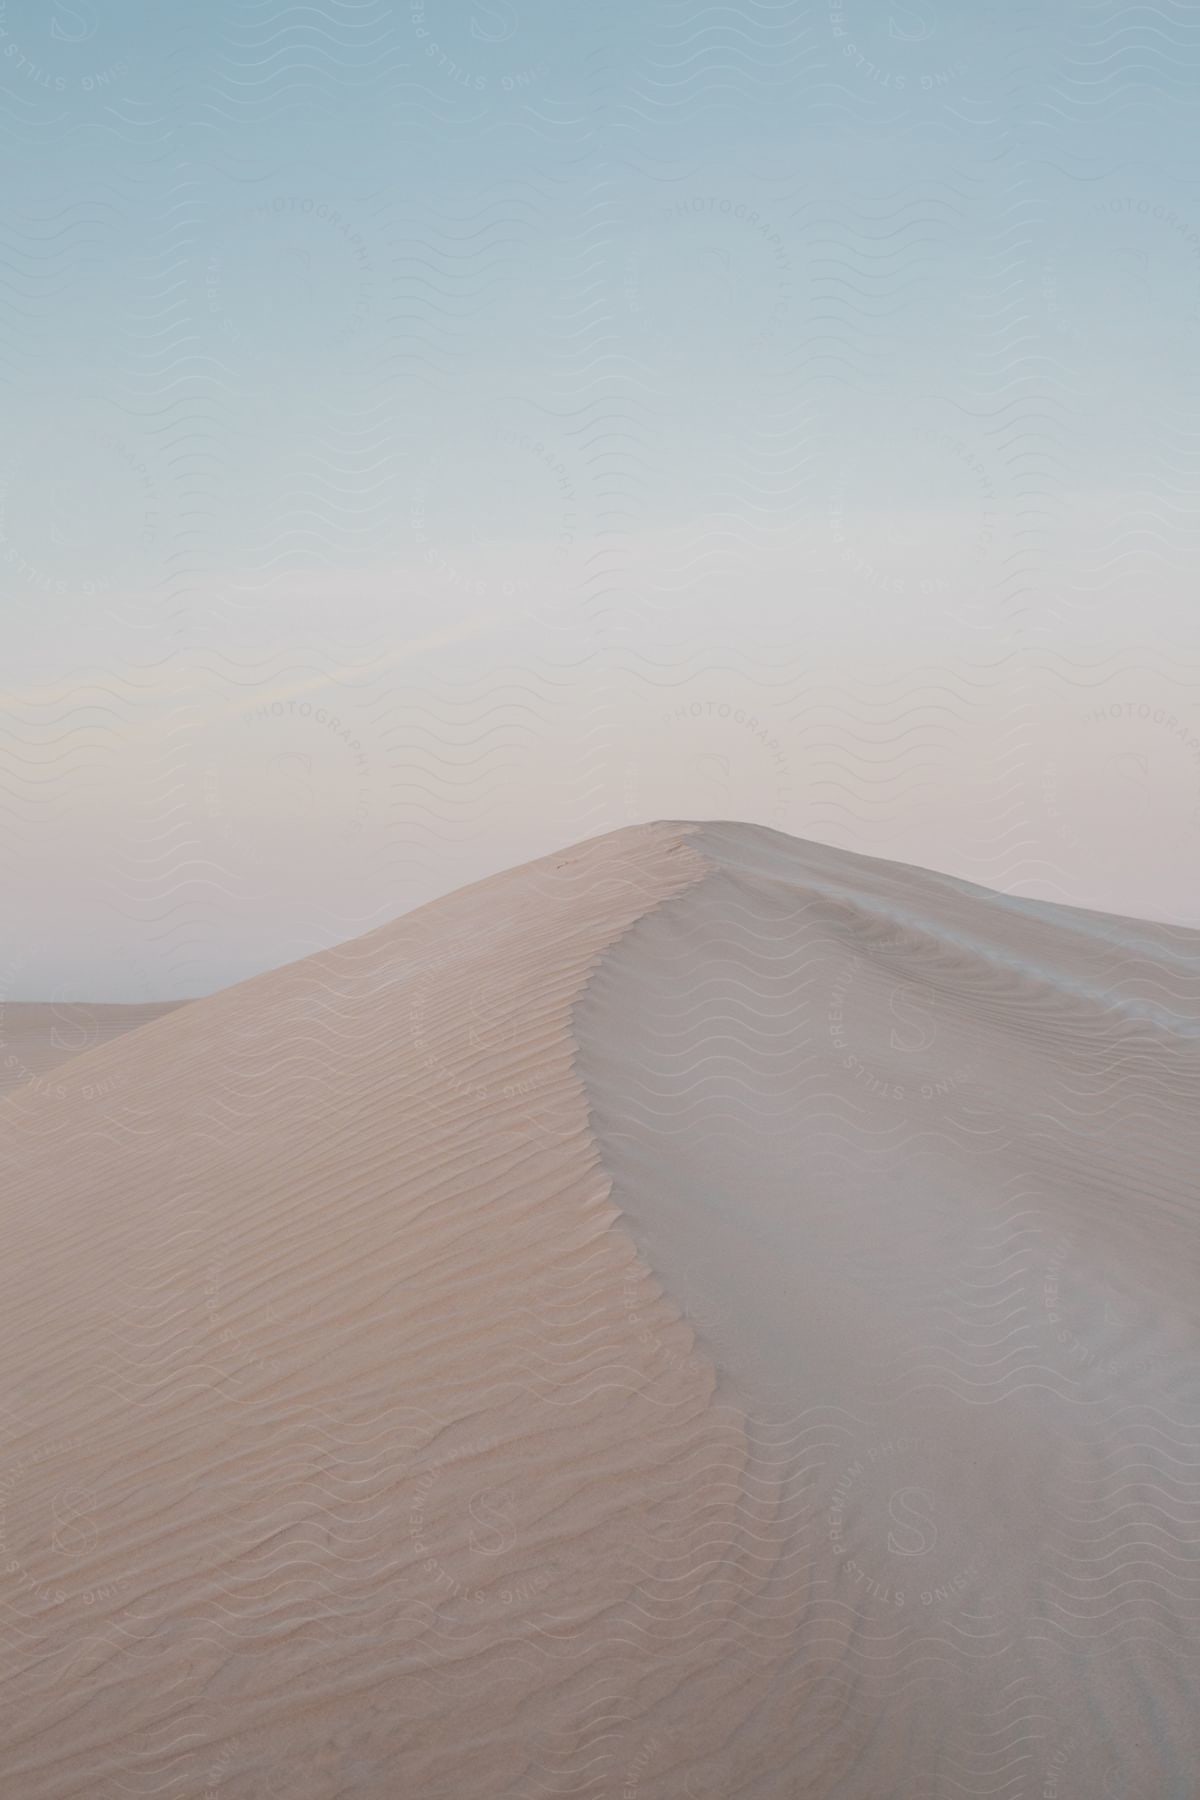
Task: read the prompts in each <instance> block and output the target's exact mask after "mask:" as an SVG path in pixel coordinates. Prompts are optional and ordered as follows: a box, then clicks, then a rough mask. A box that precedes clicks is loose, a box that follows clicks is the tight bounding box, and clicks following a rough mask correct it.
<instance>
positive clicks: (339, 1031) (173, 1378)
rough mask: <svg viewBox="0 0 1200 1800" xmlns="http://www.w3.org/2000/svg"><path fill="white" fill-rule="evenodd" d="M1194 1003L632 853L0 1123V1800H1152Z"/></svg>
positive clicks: (1183, 1321) (365, 941) (667, 846)
mask: <svg viewBox="0 0 1200 1800" xmlns="http://www.w3.org/2000/svg"><path fill="white" fill-rule="evenodd" d="M1198 943H1200V934H1195V933H1185V932H1179V931H1169V930H1167V928H1165V927H1154V926H1142V925H1135V924H1133V923H1131V922H1129V921H1121V920H1112V919H1105V918H1102V917H1100V916H1099V915H1087V914H1082V913H1075V912H1069V911H1068V910H1066V909H1061V908H1053V907H1040V908H1039V907H1037V906H1035V905H1034V903H1031V902H1019V901H1010V900H1005V899H1003V898H1002V897H1000V896H993V895H988V894H985V893H984V892H983V891H982V890H978V889H972V888H970V887H968V886H967V885H966V884H963V883H959V882H954V881H951V880H950V879H949V878H947V877H942V876H937V875H932V874H929V873H928V872H926V871H921V870H912V869H903V868H899V867H897V866H895V865H888V864H882V863H874V862H871V861H870V860H869V859H865V858H859V857H852V856H849V855H847V854H845V853H842V852H837V851H832V850H826V849H823V848H822V847H820V846H817V845H807V844H798V843H795V842H794V841H792V840H788V839H785V838H782V837H780V835H779V834H776V833H771V832H765V831H758V830H753V829H751V828H748V827H737V826H715V827H700V826H692V825H670V824H660V825H654V826H648V827H641V828H636V829H633V830H628V831H623V832H618V833H615V834H613V835H612V836H610V837H607V838H602V839H598V840H595V841H593V842H591V843H588V844H584V845H581V846H578V847H577V848H575V849H573V850H570V851H566V852H561V853H559V854H558V855H557V856H552V857H547V858H543V859H541V860H540V861H539V862H536V863H532V864H529V865H528V866H526V867H524V868H521V869H517V870H514V871H511V872H509V873H508V874H505V875H502V876H498V877H495V878H493V879H492V880H489V881H486V882H483V883H480V884H478V885H477V886H475V887H473V888H469V889H465V890H463V891H462V892H460V893H458V894H454V895H451V896H450V897H448V898H447V899H445V900H442V901H439V902H436V903H434V904H433V905H432V906H429V907H426V908H422V909H421V910H420V911H419V912H417V913H414V914H411V915H409V916H408V917H407V918H404V919H401V920H399V921H398V922H397V923H396V924H394V925H390V926H388V927H386V928H384V929H383V930H381V931H377V932H374V933H372V934H370V935H369V936H368V937H365V938H361V939H358V940H356V941H355V942H354V943H351V944H348V945H345V946H343V947H342V948H340V949H339V950H337V951H334V952H327V953H323V954H321V955H319V956H314V957H311V958H308V959H306V960H305V961H303V962H300V963H296V964H293V965H291V966H290V967H288V968H285V969H281V970H279V971H276V972H274V973H272V974H269V975H265V976H262V977H259V978H257V979H255V980H252V981H249V982H245V983H242V984H240V985H239V986H237V987H235V988H231V989H229V990H227V991H226V992H225V993H222V994H219V995H216V996H214V997H212V998H211V999H207V1000H202V1001H195V1002H192V1003H190V1004H189V1005H187V1006H186V1007H183V1008H181V1009H180V1010H178V1011H177V1012H174V1013H172V1014H170V1015H168V1016H166V1017H163V1018H161V1019H159V1020H157V1021H156V1022H155V1023H153V1024H152V1025H149V1026H148V1027H146V1028H145V1029H142V1030H134V1031H132V1032H130V1033H129V1034H128V1035H127V1036H125V1037H123V1038H121V1039H120V1040H118V1041H115V1042H111V1043H108V1044H103V1045H100V1046H98V1047H96V1048H93V1049H90V1050H89V1051H88V1053H87V1055H86V1057H85V1058H83V1059H81V1062H80V1064H79V1065H78V1068H79V1070H81V1071H82V1070H83V1069H84V1066H85V1065H86V1076H87V1081H86V1086H87V1089H88V1090H89V1093H88V1096H87V1098H86V1099H85V1097H84V1092H83V1087H82V1085H77V1086H76V1087H75V1088H73V1089H71V1090H70V1091H68V1092H67V1094H66V1095H59V1094H55V1093H46V1092H44V1091H39V1092H33V1091H29V1092H21V1093H18V1094H16V1095H15V1096H13V1097H12V1098H11V1099H10V1100H9V1102H8V1104H7V1106H6V1108H5V1109H4V1113H5V1118H4V1125H3V1135H2V1139H0V1154H2V1158H3V1171H4V1176H5V1195H6V1200H5V1207H6V1214H5V1216H6V1223H7V1248H8V1251H9V1255H8V1258H7V1259H6V1262H5V1266H4V1270H3V1275H2V1276H0V1282H2V1284H3V1286H2V1288H0V1303H2V1308H3V1310H2V1313H0V1318H2V1324H0V1332H2V1333H3V1344H4V1370H5V1374H6V1377H7V1381H6V1387H5V1402H4V1405H3V1406H2V1407H0V1583H2V1585H0V1595H2V1597H3V1600H4V1610H3V1614H2V1618H3V1631H2V1632H0V1661H2V1663H3V1673H4V1681H5V1689H6V1692H7V1694H8V1696H9V1699H10V1717H11V1718H12V1719H14V1720H15V1721H16V1725H15V1728H14V1729H11V1730H10V1732H9V1733H8V1734H7V1737H6V1741H5V1745H4V1749H3V1751H2V1752H0V1777H2V1779H3V1791H4V1792H6V1793H7V1792H13V1793H19V1794H21V1795H22V1796H28V1797H29V1800H74V1797H75V1796H83V1795H85V1794H86V1795H88V1796H97V1795H108V1794H112V1795H113V1796H116V1795H122V1796H125V1795H128V1794H131V1793H132V1794H138V1795H147V1796H148V1795H154V1794H163V1795H170V1796H173V1797H179V1800H192V1797H193V1796H194V1797H195V1800H251V1797H252V1796H253V1797H254V1800H258V1797H259V1796H263V1795H271V1794H279V1795H287V1796H288V1800H342V1797H343V1796H347V1795H356V1796H357V1795H361V1796H365V1797H369V1800H395V1797H397V1796H408V1795H413V1796H417V1795H421V1796H430V1797H432V1796H445V1800H518V1797H520V1800H535V1797H537V1800H544V1797H545V1796H549V1795H555V1794H559V1795H563V1796H564V1797H565V1796H571V1797H572V1800H578V1797H580V1796H582V1797H584V1800H733V1797H734V1796H745V1797H746V1800H750V1797H751V1796H753V1797H754V1800H785V1796H786V1797H787V1800H796V1797H797V1796H801V1795H805V1796H807V1795H811V1796H824V1795H833V1794H837V1795H839V1796H845V1797H846V1800H887V1797H889V1796H894V1797H895V1800H901V1796H903V1797H904V1800H911V1797H913V1796H916V1795H920V1794H924V1795H937V1796H941V1795H945V1796H947V1800H949V1797H950V1796H956V1797H957V1796H960V1795H963V1794H967V1795H980V1796H983V1795H997V1794H999V1795H1002V1796H1003V1797H1004V1800H1035V1797H1036V1800H1041V1797H1042V1796H1044V1794H1045V1793H1046V1791H1047V1783H1053V1784H1054V1785H1052V1786H1051V1788H1050V1791H1051V1792H1052V1793H1053V1794H1054V1795H1055V1796H1056V1800H1073V1797H1074V1796H1078V1797H1079V1800H1084V1796H1086V1797H1087V1800H1092V1797H1093V1796H1095V1795H1103V1794H1105V1793H1109V1792H1111V1793H1112V1794H1114V1795H1115V1794H1121V1795H1123V1796H1127V1797H1132V1800H1161V1797H1162V1796H1178V1797H1179V1800H1183V1796H1184V1795H1185V1794H1190V1792H1191V1789H1190V1787H1188V1786H1186V1785H1183V1784H1184V1782H1185V1781H1189V1780H1190V1779H1191V1770H1192V1769H1193V1768H1194V1767H1195V1766H1196V1762H1197V1755H1196V1753H1197V1751H1200V1741H1198V1739H1197V1732H1198V1728H1197V1726H1196V1724H1195V1720H1196V1718H1197V1717H1198V1716H1200V1709H1197V1708H1196V1707H1195V1706H1194V1704H1193V1703H1194V1700H1195V1689H1196V1672H1197V1664H1196V1655H1197V1651H1198V1650H1200V1556H1198V1554H1197V1551H1198V1546H1200V1384H1198V1383H1197V1380H1196V1376H1197V1371H1198V1370H1200V1357H1198V1355H1197V1338H1196V1321H1195V1311H1194V1298H1193V1297H1194V1293H1195V1260H1196V1257H1195V1251H1196V1229H1195V1228H1196V1214H1195V1197H1194V1194H1193V1192H1192V1190H1191V1187H1190V1186H1189V1182H1190V1181H1191V1179H1192V1177H1191V1174H1190V1171H1191V1169H1192V1168H1194V1166H1195V1151H1196V1149H1197V1148H1198V1147H1200V1146H1197V1144H1196V1141H1195V1139H1196V1131H1197V1126H1196V1112H1195V1108H1194V1099H1195V1077H1196V1066H1197V1065H1196V1058H1197V1048H1198V1042H1200V1039H1198V1035H1197V1034H1198V1030H1200V1008H1198V1006H1197V996H1198V994H1200V980H1198V974H1200V949H1198ZM1131 1201H1136V1202H1139V1203H1140V1211H1139V1213H1138V1215H1137V1218H1136V1219H1135V1220H1131V1217H1130V1202H1131ZM1039 1532H1041V1533H1042V1534H1043V1538H1044V1541H1043V1542H1042V1543H1040V1544H1039V1543H1037V1542H1036V1541H1034V1540H1035V1539H1036V1536H1037V1534H1038V1533H1039ZM1110 1782H1112V1783H1115V1784H1116V1785H1112V1786H1106V1785H1105V1784H1106V1783H1110Z"/></svg>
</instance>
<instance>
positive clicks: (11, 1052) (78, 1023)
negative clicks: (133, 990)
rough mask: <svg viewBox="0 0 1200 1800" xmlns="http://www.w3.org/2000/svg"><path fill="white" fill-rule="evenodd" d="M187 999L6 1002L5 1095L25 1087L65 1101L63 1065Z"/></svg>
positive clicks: (0, 1007)
mask: <svg viewBox="0 0 1200 1800" xmlns="http://www.w3.org/2000/svg"><path fill="white" fill-rule="evenodd" d="M184 1004H185V1002H184V1001H182V1000H167V1001H161V1002H154V1001H147V1002H143V1003H140V1004H138V1005H134V1006H122V1005H115V1004H113V1005H110V1004H107V1003H104V1002H99V1001H92V1000H87V1001H82V1000H81V1001H26V1000H5V1001H2V1002H0V1097H2V1096H3V1095H5V1094H11V1093H16V1092H19V1091H20V1089H21V1088H31V1089H39V1090H41V1091H42V1092H43V1093H47V1094H50V1093H53V1094H54V1095H56V1096H57V1098H59V1099H62V1098H63V1097H64V1096H65V1095H66V1093H67V1083H66V1081H65V1080H64V1079H63V1078H62V1077H61V1076H60V1075H59V1074H58V1073H57V1071H58V1070H59V1069H60V1068H61V1065H62V1064H63V1063H65V1062H70V1061H71V1060H72V1059H73V1058H75V1057H77V1056H82V1055H83V1054H84V1053H85V1051H88V1050H95V1049H96V1048H97V1047H98V1046H100V1045H103V1044H111V1043H112V1042H113V1041H114V1040H115V1039H116V1038H119V1037H124V1035H125V1033H126V1032H127V1031H136V1030H137V1029H138V1027H139V1026H141V1025H149V1024H151V1023H152V1022H153V1021H154V1020H155V1019H161V1018H164V1017H165V1016H166V1014H167V1013H169V1012H174V1011H175V1008H176V1007H177V1006H182V1005H184Z"/></svg>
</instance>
